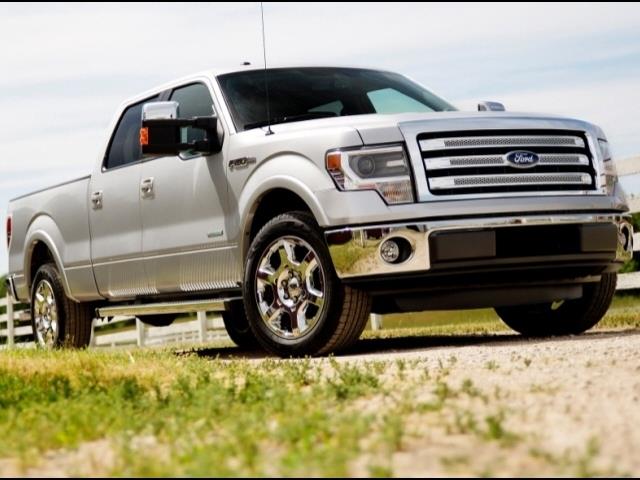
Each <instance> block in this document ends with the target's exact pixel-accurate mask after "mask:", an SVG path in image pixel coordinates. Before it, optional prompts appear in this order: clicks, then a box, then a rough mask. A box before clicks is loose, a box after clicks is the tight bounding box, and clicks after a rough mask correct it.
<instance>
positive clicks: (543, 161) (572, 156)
mask: <svg viewBox="0 0 640 480" xmlns="http://www.w3.org/2000/svg"><path fill="white" fill-rule="evenodd" d="M538 157H539V159H540V160H539V162H538V165H575V166H585V167H588V166H589V157H587V156H586V155H582V154H578V153H542V154H540V155H538ZM424 166H425V168H426V169H427V170H444V169H449V168H473V167H511V166H512V164H510V163H509V162H508V161H507V159H506V158H505V155H461V156H455V157H433V158H428V159H425V161H424Z"/></svg>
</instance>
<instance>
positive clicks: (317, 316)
mask: <svg viewBox="0 0 640 480" xmlns="http://www.w3.org/2000/svg"><path fill="white" fill-rule="evenodd" d="M244 285H245V288H244V305H245V308H246V311H247V316H248V319H249V324H250V326H251V329H252V331H253V333H254V335H255V337H256V338H257V340H258V341H259V342H260V344H261V345H262V346H263V347H265V348H266V349H267V350H269V351H271V352H273V353H275V354H277V355H280V356H283V357H288V356H304V355H326V354H328V353H331V352H334V351H339V350H342V349H345V348H347V347H348V346H350V345H351V344H353V343H354V342H355V341H356V340H357V339H358V338H359V337H360V334H361V333H362V331H363V330H364V328H365V326H366V323H367V319H368V317H369V313H370V311H371V298H370V297H369V295H368V294H367V293H365V292H363V291H360V290H356V289H353V288H350V287H348V286H345V285H343V284H342V283H341V282H340V280H339V279H338V278H337V276H336V274H335V271H334V269H333V264H332V262H331V257H330V256H329V251H328V249H327V246H326V243H325V241H324V239H323V237H322V232H321V231H320V229H319V227H318V226H317V224H316V222H315V219H314V218H313V216H312V215H310V214H308V213H305V212H292V213H286V214H282V215H279V216H277V217H275V218H274V219H273V220H271V221H270V222H268V223H267V224H266V225H265V226H264V227H262V229H261V230H260V231H259V232H258V234H257V235H256V237H255V238H254V240H253V242H252V243H251V247H250V249H249V254H248V256H247V263H246V267H245V275H244Z"/></svg>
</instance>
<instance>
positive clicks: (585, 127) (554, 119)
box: [272, 111, 604, 145]
mask: <svg viewBox="0 0 640 480" xmlns="http://www.w3.org/2000/svg"><path fill="white" fill-rule="evenodd" d="M335 127H352V128H354V129H355V130H357V131H358V133H359V134H360V137H361V138H362V141H363V143H364V144H365V145H371V144H378V143H391V142H401V141H403V140H404V139H405V137H406V136H407V133H408V132H416V131H423V132H439V131H452V130H455V131H459V130H485V129H498V130H501V129H505V130H506V129H561V130H581V131H588V132H590V133H591V134H592V135H595V136H598V137H600V138H604V133H603V132H602V130H601V129H600V128H599V127H597V126H595V125H593V124H591V123H589V122H585V121H582V120H577V119H573V118H566V117H561V116H556V115H548V114H538V113H519V112H462V111H456V112H431V113H399V114H387V115H384V114H372V115H353V116H344V117H335V118H323V119H317V120H307V121H303V122H294V123H283V124H279V125H274V126H273V127H272V129H273V131H274V132H276V133H278V132H282V133H285V132H300V131H302V130H308V129H314V130H317V129H323V128H335Z"/></svg>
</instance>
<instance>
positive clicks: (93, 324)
mask: <svg viewBox="0 0 640 480" xmlns="http://www.w3.org/2000/svg"><path fill="white" fill-rule="evenodd" d="M89 346H90V347H95V346H96V319H95V318H92V319H91V340H89Z"/></svg>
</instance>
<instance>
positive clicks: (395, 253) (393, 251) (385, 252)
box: [380, 240, 400, 263]
mask: <svg viewBox="0 0 640 480" xmlns="http://www.w3.org/2000/svg"><path fill="white" fill-rule="evenodd" d="M380 256H381V257H382V260H384V261H385V262H387V263H396V262H397V261H398V259H399V258H400V245H398V243H397V242H396V241H395V240H385V241H384V242H383V243H382V245H380Z"/></svg>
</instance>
